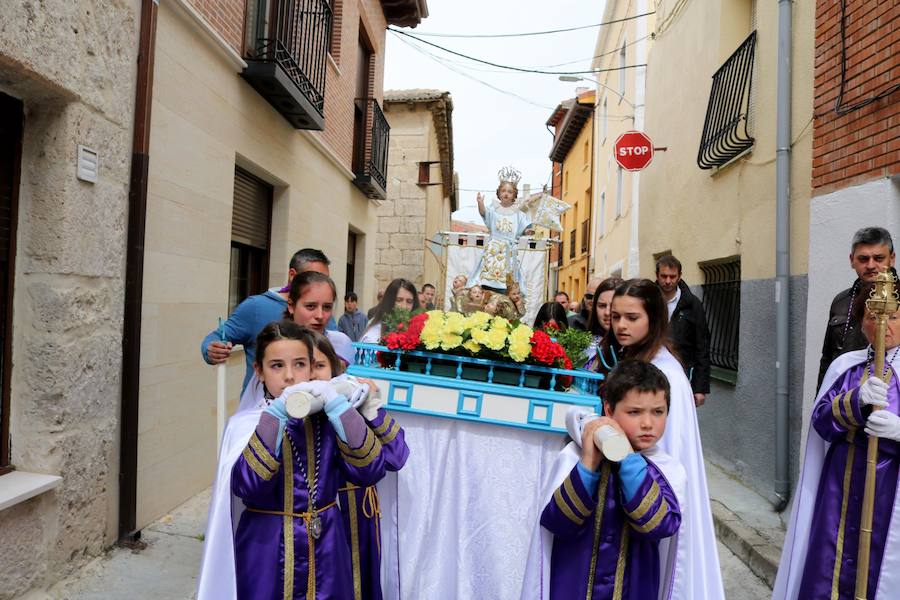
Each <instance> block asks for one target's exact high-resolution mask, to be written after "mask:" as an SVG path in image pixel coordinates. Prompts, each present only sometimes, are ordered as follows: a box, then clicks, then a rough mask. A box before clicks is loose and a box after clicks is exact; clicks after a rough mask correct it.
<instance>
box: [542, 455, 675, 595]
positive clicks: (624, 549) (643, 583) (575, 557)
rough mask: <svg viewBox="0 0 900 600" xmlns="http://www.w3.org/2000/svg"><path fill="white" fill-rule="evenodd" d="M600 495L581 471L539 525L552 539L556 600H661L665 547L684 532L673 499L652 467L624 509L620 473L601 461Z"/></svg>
mask: <svg viewBox="0 0 900 600" xmlns="http://www.w3.org/2000/svg"><path fill="white" fill-rule="evenodd" d="M596 496H597V499H595V498H594V494H591V493H590V492H589V491H588V490H587V489H585V487H584V483H583V482H582V479H581V475H580V474H579V473H578V466H577V465H576V466H575V467H574V468H573V469H572V470H571V471H570V472H569V475H568V477H566V479H565V480H564V481H563V483H562V485H560V486H559V488H557V490H556V491H555V492H554V494H553V498H552V499H551V500H550V502H549V503H548V504H547V506H546V507H545V508H544V512H543V514H542V515H541V525H542V526H543V527H544V528H545V529H547V530H548V531H549V532H550V533H552V534H553V536H554V537H553V551H552V554H551V557H550V598H551V600H552V599H554V598H556V599H560V600H568V599H570V598H594V599H596V600H600V599H605V598H614V597H615V598H623V599H631V600H646V599H648V598H652V599H655V598H657V597H658V596H659V587H660V581H659V578H660V572H659V540H660V539H662V538H667V537H669V536H672V535H675V533H676V532H677V531H678V528H679V527H680V525H681V508H680V507H679V505H678V500H677V499H676V497H675V492H674V491H673V490H672V488H671V487H670V486H669V483H668V481H666V478H665V477H664V476H663V475H662V473H661V472H660V470H659V469H658V468H657V467H656V465H654V464H653V463H652V462H651V461H649V460H648V461H647V474H646V475H645V476H644V480H643V481H642V482H641V484H640V486H639V487H638V490H637V492H636V493H635V494H634V497H633V498H632V499H631V501H630V502H625V501H624V498H623V496H622V491H621V484H620V482H619V479H618V475H617V466H613V465H612V463H610V462H609V461H603V462H602V463H601V470H600V482H599V485H598V488H597V493H596ZM598 506H599V507H600V510H597V508H598ZM589 588H590V591H589Z"/></svg>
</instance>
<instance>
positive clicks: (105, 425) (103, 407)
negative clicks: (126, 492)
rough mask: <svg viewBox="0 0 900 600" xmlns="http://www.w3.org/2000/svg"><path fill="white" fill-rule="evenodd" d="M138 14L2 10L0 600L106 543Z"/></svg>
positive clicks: (24, 6) (53, 7) (70, 5)
mask: <svg viewBox="0 0 900 600" xmlns="http://www.w3.org/2000/svg"><path fill="white" fill-rule="evenodd" d="M140 5H141V3H140V1H139V0H117V1H107V0H85V1H83V2H71V1H69V0H47V1H45V2H40V3H37V2H9V3H4V5H3V10H0V104H2V108H0V121H2V124H0V128H2V129H3V133H2V134H0V157H2V158H0V163H2V164H0V178H2V179H3V180H4V181H2V182H0V189H2V190H4V192H2V193H0V196H2V197H3V203H4V209H3V213H4V214H3V217H4V218H3V230H4V232H5V233H11V234H12V239H11V240H10V241H11V242H13V243H12V244H11V245H10V246H5V247H4V249H3V253H4V262H3V265H4V268H3V272H2V273H0V279H2V280H3V281H4V282H6V285H9V286H10V287H9V288H8V289H7V292H8V295H7V298H6V300H7V302H5V311H6V314H4V315H2V316H0V320H3V321H5V322H6V323H7V327H6V328H5V329H4V334H3V336H4V339H3V340H2V343H3V348H4V350H3V355H4V356H5V357H7V359H8V360H6V361H4V366H5V367H9V366H10V365H11V369H6V368H4V371H5V373H4V377H3V378H2V381H3V388H2V390H0V394H2V398H3V400H4V401H3V404H2V407H3V408H2V411H3V412H4V413H5V414H4V415H3V416H2V418H3V421H4V422H5V424H6V425H7V426H8V437H6V428H5V427H4V428H3V430H4V431H3V435H4V439H2V440H0V444H2V446H3V452H0V456H3V457H4V460H3V461H2V462H5V463H8V464H0V542H2V551H0V598H3V599H8V598H13V597H17V596H19V595H22V594H25V593H27V592H28V591H29V590H30V589H34V588H41V587H43V586H45V585H47V584H49V583H50V582H52V581H54V580H56V579H58V578H59V577H62V576H65V575H66V574H67V573H68V572H70V571H72V570H73V569H75V568H76V567H78V566H80V565H81V564H82V563H84V562H85V561H87V560H89V559H91V558H92V557H94V556H96V555H97V554H98V553H100V552H101V551H102V550H103V549H104V548H105V547H106V546H107V545H108V544H110V543H111V542H113V541H114V540H115V539H116V517H117V506H118V505H117V493H118V484H117V478H118V441H119V428H118V411H119V403H120V397H121V391H120V388H121V374H120V373H121V368H122V360H121V356H122V325H123V299H124V287H125V284H124V282H125V248H126V241H127V240H126V237H127V234H126V226H125V224H126V215H127V211H128V194H129V177H130V169H131V154H132V148H131V142H132V131H133V126H134V108H133V107H134V98H135V81H136V69H135V64H136V63H137V51H138V50H137V49H138V26H139V23H140V13H139V9H140ZM10 124H13V125H14V126H15V125H16V124H17V125H18V133H17V134H13V135H11V134H10V131H11V130H10V129H9V125H10ZM79 146H84V147H86V148H87V149H88V150H90V151H93V152H94V153H96V157H97V162H96V164H97V168H96V172H95V174H96V180H95V181H86V180H84V179H93V177H92V176H91V175H90V173H88V171H92V169H91V168H90V165H84V166H85V168H86V170H85V171H82V172H81V173H79V172H78V171H77V167H76V165H77V162H78V160H79ZM10 150H11V151H12V153H10ZM14 155H15V156H16V158H17V159H14V160H13V161H12V162H9V160H10V156H14ZM82 157H83V158H87V156H86V155H85V153H84V152H82ZM79 176H81V177H83V178H84V179H81V178H79ZM10 190H12V192H13V193H12V194H11V195H9V192H10ZM10 202H11V207H10V206H9V205H8V203H10ZM10 208H11V209H12V210H11V211H10V210H9V209H10ZM6 218H11V221H7V220H6ZM5 241H6V240H4V242H5ZM7 252H8V253H9V254H8V257H9V259H10V260H9V261H5V259H6V253H7ZM7 451H8V454H7ZM10 469H12V470H10Z"/></svg>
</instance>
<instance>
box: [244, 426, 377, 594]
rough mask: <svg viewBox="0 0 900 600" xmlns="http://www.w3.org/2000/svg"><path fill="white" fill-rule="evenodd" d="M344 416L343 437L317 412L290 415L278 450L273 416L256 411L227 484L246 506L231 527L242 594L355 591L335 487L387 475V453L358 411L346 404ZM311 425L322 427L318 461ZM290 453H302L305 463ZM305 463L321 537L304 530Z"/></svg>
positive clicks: (306, 508)
mask: <svg viewBox="0 0 900 600" xmlns="http://www.w3.org/2000/svg"><path fill="white" fill-rule="evenodd" d="M273 421H274V425H273ZM341 422H342V425H343V427H344V430H345V432H346V435H347V440H348V442H347V443H343V442H342V441H341V440H340V439H338V437H337V434H336V433H335V430H334V428H333V427H332V425H331V423H329V422H328V419H327V418H326V417H325V415H324V414H322V413H318V414H315V415H312V416H310V417H307V418H306V419H302V420H299V419H291V420H289V421H288V423H287V426H286V427H285V430H284V435H283V438H282V442H281V452H280V455H279V456H278V457H276V456H275V453H274V452H273V451H272V448H273V447H274V445H275V437H276V434H277V428H278V426H277V419H275V418H274V417H272V416H271V415H269V414H268V413H266V412H263V413H262V415H261V416H260V420H259V425H257V428H256V431H255V432H254V433H253V435H252V436H251V437H250V441H249V443H248V444H247V446H246V448H245V449H244V451H243V453H242V454H241V456H240V458H238V460H237V462H236V463H235V465H234V467H233V469H232V474H231V489H232V492H233V493H234V494H235V495H236V496H238V497H239V498H241V499H242V500H243V502H244V504H245V505H246V507H247V510H245V511H244V513H243V514H242V515H241V520H240V523H239V524H238V527H237V531H236V532H235V535H234V557H235V575H236V583H237V597H238V599H239V600H271V599H274V598H305V599H306V600H325V599H340V600H345V599H348V598H352V597H353V583H352V578H351V558H350V548H349V547H348V545H347V538H346V534H345V532H344V523H343V521H342V520H341V517H340V511H339V509H338V508H337V505H336V500H337V490H338V487H340V485H341V484H342V483H343V482H344V481H346V480H349V481H351V482H353V483H355V484H357V485H361V486H369V485H374V484H375V483H376V482H378V480H380V479H381V478H382V477H383V476H384V472H385V460H384V456H382V453H381V442H379V441H378V438H377V437H376V436H375V434H374V432H373V431H372V430H371V429H369V428H368V427H367V426H366V424H365V421H363V419H362V417H361V416H360V415H359V413H357V412H356V411H355V410H348V411H346V412H345V413H344V414H343V415H341ZM314 427H315V428H317V429H318V431H319V444H320V445H319V465H318V468H316V457H315V442H314V435H313V428H314ZM292 446H293V451H292ZM294 453H296V455H297V457H298V458H299V460H301V461H303V464H302V470H301V466H300V465H298V464H297V458H295V457H294ZM302 471H305V472H306V473H309V474H310V477H311V478H312V477H314V478H315V479H316V480H317V481H318V484H317V497H316V508H317V509H318V511H319V513H318V515H319V518H320V519H321V524H322V527H321V536H320V538H319V539H318V540H315V539H313V537H312V536H311V535H309V533H308V531H307V526H308V522H309V512H308V511H309V510H310V506H309V493H308V491H307V482H306V480H305V479H304V478H303V475H302ZM314 472H315V473H316V475H312V473H314ZM259 511H268V512H259ZM272 513H275V514H272ZM284 513H289V514H290V515H292V516H288V515H286V514H284Z"/></svg>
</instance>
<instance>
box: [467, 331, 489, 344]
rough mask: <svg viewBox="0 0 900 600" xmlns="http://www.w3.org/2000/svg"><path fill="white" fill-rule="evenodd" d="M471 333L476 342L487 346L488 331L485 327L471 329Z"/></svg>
mask: <svg viewBox="0 0 900 600" xmlns="http://www.w3.org/2000/svg"><path fill="white" fill-rule="evenodd" d="M470 335H471V336H472V339H473V340H475V343H476V344H481V345H482V346H486V345H487V343H488V332H487V331H485V330H484V329H472V330H471V331H470Z"/></svg>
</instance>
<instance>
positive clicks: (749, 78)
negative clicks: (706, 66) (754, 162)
mask: <svg viewBox="0 0 900 600" xmlns="http://www.w3.org/2000/svg"><path fill="white" fill-rule="evenodd" d="M755 49H756V32H755V31H754V32H753V33H751V34H750V36H749V37H747V39H746V40H744V42H743V43H742V44H741V45H740V46H738V49H737V50H735V51H734V53H733V54H732V55H731V57H729V58H728V60H726V61H725V64H723V65H722V66H721V67H719V70H718V71H716V72H715V73H714V74H713V77H712V87H711V88H710V92H709V104H707V107H706V119H705V121H704V122H703V133H702V135H701V137H700V149H699V151H698V152H697V166H699V167H700V168H701V169H712V168H717V167H722V166H725V164H726V163H728V162H730V161H731V160H732V159H734V158H737V157H738V156H739V155H741V154H743V153H744V152H745V151H747V150H749V149H750V148H752V147H753V142H754V138H753V136H751V135H750V131H749V126H748V120H749V118H748V114H749V111H750V98H751V95H752V89H753V62H754V58H753V57H754V53H755Z"/></svg>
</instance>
